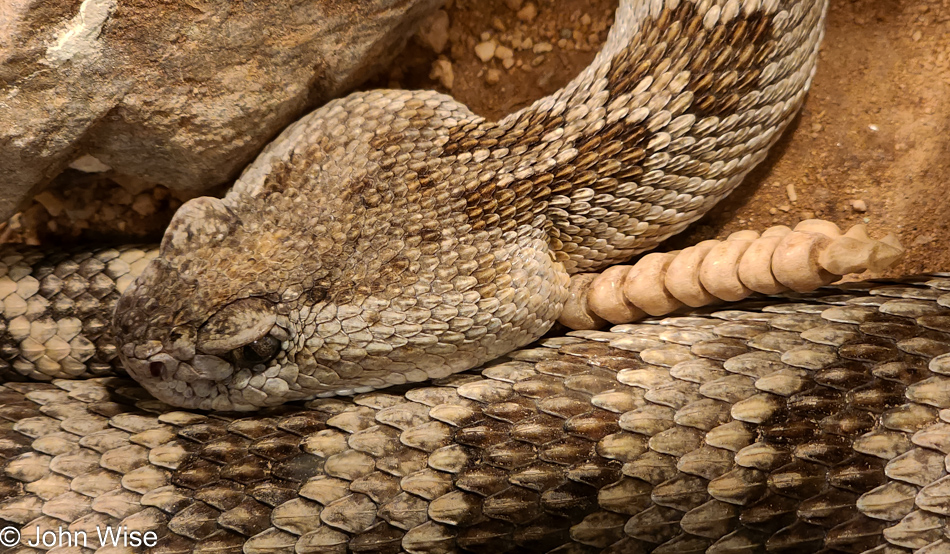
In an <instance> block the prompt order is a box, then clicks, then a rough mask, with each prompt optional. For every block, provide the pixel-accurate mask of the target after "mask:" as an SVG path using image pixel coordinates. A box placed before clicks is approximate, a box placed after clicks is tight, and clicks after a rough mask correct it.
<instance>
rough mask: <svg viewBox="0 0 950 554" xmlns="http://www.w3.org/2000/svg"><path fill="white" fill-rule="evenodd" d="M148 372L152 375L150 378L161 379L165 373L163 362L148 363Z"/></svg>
mask: <svg viewBox="0 0 950 554" xmlns="http://www.w3.org/2000/svg"><path fill="white" fill-rule="evenodd" d="M148 371H149V373H151V374H152V377H161V376H162V373H163V372H164V371H165V364H164V362H150V363H149V364H148Z"/></svg>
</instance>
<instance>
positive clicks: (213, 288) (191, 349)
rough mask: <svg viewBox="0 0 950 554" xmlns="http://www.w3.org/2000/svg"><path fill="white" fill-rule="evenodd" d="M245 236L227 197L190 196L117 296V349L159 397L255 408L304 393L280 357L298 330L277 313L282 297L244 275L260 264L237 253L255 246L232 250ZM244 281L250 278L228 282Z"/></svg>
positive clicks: (210, 405) (199, 404)
mask: <svg viewBox="0 0 950 554" xmlns="http://www.w3.org/2000/svg"><path fill="white" fill-rule="evenodd" d="M240 234H241V224H240V221H239V218H238V217H237V216H235V214H234V213H233V212H232V211H231V210H230V209H229V208H228V207H227V206H225V204H224V203H223V202H222V201H221V200H219V199H216V198H197V199H195V200H192V201H190V202H188V203H186V204H185V205H184V206H183V207H182V209H180V210H179V211H178V213H177V214H176V215H175V217H174V219H173V220H172V223H171V224H170V225H169V228H168V230H167V232H166V234H165V236H164V238H163V240H162V245H161V248H160V253H159V257H158V258H156V259H155V260H153V261H152V262H151V264H150V265H149V266H148V267H147V268H146V270H145V271H144V272H143V274H142V275H141V276H140V277H139V279H138V280H137V281H136V282H135V283H134V284H133V285H132V286H131V287H129V289H128V290H127V291H126V293H125V294H123V295H122V296H121V297H120V299H119V302H118V304H117V306H116V315H115V333H116V338H117V340H118V343H119V345H120V347H119V356H120V358H121V359H122V361H123V363H124V364H125V366H126V368H127V369H128V371H129V373H130V374H131V375H132V377H133V378H135V379H136V380H137V381H139V382H140V383H141V384H142V385H143V386H144V387H145V388H146V389H147V390H148V391H149V392H150V393H151V394H152V395H153V396H155V397H156V398H158V399H159V400H162V401H164V402H166V403H168V404H172V405H175V406H181V407H187V408H199V409H214V410H250V409H256V408H258V407H261V406H266V405H271V404H279V403H282V402H286V401H287V400H292V399H295V398H299V397H301V396H302V395H301V394H295V393H294V392H293V391H291V390H290V386H291V385H293V384H294V383H293V381H294V379H293V375H290V374H292V373H293V372H294V370H293V369H291V368H290V367H289V366H288V364H287V360H286V357H285V356H281V354H282V352H283V351H284V350H285V346H286V344H287V342H288V341H290V339H292V338H293V336H294V329H293V327H292V326H291V325H290V323H289V320H288V318H287V317H285V316H282V315H280V314H279V313H278V311H279V310H282V309H284V308H285V306H282V304H281V302H280V299H279V298H277V297H275V295H274V294H268V292H269V291H267V290H266V289H264V288H262V285H261V283H260V281H253V280H247V279H246V277H247V275H248V272H249V271H252V270H253V266H250V267H249V266H248V264H246V263H241V262H240V261H235V260H243V261H244V262H247V261H248V256H249V254H248V253H244V254H243V255H242V256H241V257H238V258H234V257H232V256H234V255H235V252H234V248H233V246H235V245H234V244H230V243H231V242H232V240H231V239H234V238H235V237H238V238H239V235H240ZM222 256H223V257H222ZM250 256H251V258H252V260H253V255H250ZM221 260H230V263H225V264H222V263H220V261H221ZM235 271H236V272H237V273H235ZM242 278H244V279H242ZM238 281H247V282H249V285H248V286H246V287H234V286H231V287H229V286H226V285H227V283H229V282H230V283H232V284H234V283H236V282H238ZM288 381H289V383H288Z"/></svg>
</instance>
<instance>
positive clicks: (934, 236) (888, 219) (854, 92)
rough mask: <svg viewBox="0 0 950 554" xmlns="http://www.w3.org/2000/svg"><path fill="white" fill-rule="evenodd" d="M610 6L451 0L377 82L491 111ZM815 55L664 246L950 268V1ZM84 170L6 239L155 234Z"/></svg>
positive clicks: (520, 99) (580, 47)
mask: <svg viewBox="0 0 950 554" xmlns="http://www.w3.org/2000/svg"><path fill="white" fill-rule="evenodd" d="M615 7H616V0H612V1H608V0H584V1H580V0H559V1H552V0H548V1H543V0H542V1H539V2H536V3H534V4H531V3H529V2H524V1H523V0H487V1H486V0H454V2H450V4H449V5H448V6H447V7H446V14H447V16H448V17H447V26H446V25H445V23H446V18H445V15H441V21H440V20H439V19H438V17H437V18H436V19H434V20H432V23H433V26H432V27H431V28H430V29H429V31H428V32H427V33H424V34H423V35H421V36H420V37H417V38H416V39H414V40H413V41H411V42H410V44H409V46H408V47H407V49H406V51H405V53H404V54H403V55H402V56H401V58H400V60H398V62H397V65H396V66H395V67H394V68H393V69H392V71H391V72H390V73H389V74H388V75H382V76H380V77H379V78H378V79H377V80H376V81H375V82H373V83H371V86H399V87H403V88H437V89H440V90H442V91H443V92H448V93H450V94H452V95H453V96H455V97H456V98H457V99H459V100H460V101H462V102H464V103H465V104H467V105H468V106H470V107H471V108H472V109H473V110H474V111H475V112H476V113H478V114H481V115H484V116H486V117H490V118H496V117H499V116H502V115H504V114H506V113H509V112H511V111H514V110H517V109H519V108H521V107H523V106H525V105H527V104H529V103H530V102H531V101H533V100H534V99H536V98H539V97H541V96H543V95H545V94H547V93H550V92H552V91H554V90H556V89H557V88H559V87H560V86H562V85H563V84H565V83H566V82H567V81H569V80H570V79H571V78H572V77H573V76H574V75H576V74H577V73H578V72H579V71H580V70H581V69H582V68H583V67H584V66H585V65H587V64H588V63H589V62H590V60H592V59H593V57H594V55H595V54H596V51H597V50H598V49H599V48H600V46H601V44H602V42H603V40H604V38H605V37H606V33H607V31H606V29H607V27H608V26H609V23H610V21H611V20H612V18H613V10H614V8H615ZM444 39H447V43H446V45H445V47H444V48H443V49H442V51H441V53H437V52H435V51H434V48H438V46H439V44H438V43H439V42H442V41H443V40H444ZM480 45H481V46H480ZM490 52H491V53H490ZM479 55H481V58H480V57H479ZM488 56H491V58H490V59H488ZM482 58H486V59H488V61H487V62H485V61H483V60H482ZM820 60H821V61H820V65H819V68H818V73H817V75H816V77H815V81H814V84H813V88H812V91H811V93H810V94H809V96H808V98H807V101H806V103H805V107H804V109H803V111H802V114H801V116H800V117H798V118H797V119H796V120H795V122H794V123H793V125H792V127H791V128H790V129H789V131H787V132H786V134H785V136H784V137H783V139H782V140H781V141H780V142H779V143H778V145H777V146H776V148H775V149H774V150H773V152H772V155H771V156H770V157H769V158H768V160H767V161H766V162H765V163H764V164H763V166H762V167H761V168H759V169H758V170H756V171H755V172H754V173H753V174H752V175H750V176H749V178H748V179H747V180H746V182H745V184H743V185H742V186H741V187H740V188H739V189H738V190H737V191H736V192H735V193H733V195H732V196H731V197H730V198H729V199H728V200H727V201H726V202H724V203H723V204H722V205H721V206H720V207H719V208H717V209H716V211H715V212H714V213H712V214H710V215H708V216H707V217H706V218H704V219H703V220H702V221H701V222H699V224H697V225H696V226H694V228H693V229H691V230H690V231H688V232H687V233H686V234H684V235H681V236H680V237H676V238H674V239H673V240H671V241H670V244H669V245H668V247H669V248H679V247H682V246H684V245H687V244H689V243H693V242H697V241H699V240H703V239H706V238H712V237H715V236H724V235H725V234H728V233H729V232H732V231H735V230H738V229H741V228H753V229H764V228H766V227H769V226H771V225H776V224H785V225H790V226H793V225H794V224H795V223H797V222H798V221H800V220H802V219H807V218H811V217H819V218H822V219H829V220H832V221H834V222H836V223H838V224H839V225H840V226H842V227H843V228H847V227H848V226H850V225H853V224H856V223H862V222H863V223H866V224H867V225H868V227H869V229H870V231H871V234H872V236H880V235H882V234H884V233H887V232H893V233H896V234H897V235H898V236H899V238H900V240H901V241H902V243H903V244H904V245H905V246H906V247H907V249H908V252H907V254H906V257H905V258H904V260H903V261H902V263H901V264H900V265H899V266H898V267H897V268H895V269H894V270H892V271H890V272H889V273H888V274H889V275H899V274H907V273H919V272H927V271H939V270H950V251H948V248H947V247H946V245H950V193H948V187H947V186H946V184H945V180H946V179H947V178H948V177H950V171H948V169H950V129H948V119H950V0H923V1H920V0H919V1H916V2H899V1H896V0H885V1H882V0H856V1H847V0H833V3H832V6H831V9H830V12H829V15H828V26H827V34H826V37H825V42H824V46H823V47H822V52H821V57H820ZM449 66H450V67H451V72H450V73H451V78H447V69H448V67H449ZM436 67H438V68H439V69H438V70H437V71H433V69H434V68H436ZM447 85H451V87H449V86H447ZM75 179H85V180H86V183H87V186H86V187H85V189H84V190H83V192H82V193H77V192H76V191H73V192H71V193H62V192H58V189H55V188H54V190H52V191H50V192H49V193H47V194H46V195H45V196H44V197H43V198H41V200H42V202H40V203H37V204H35V205H34V206H33V207H32V208H30V209H28V210H26V212H25V214H24V215H21V216H20V217H18V218H17V219H16V220H15V221H14V222H13V223H12V224H10V225H8V226H7V227H6V230H5V232H4V233H3V236H2V237H0V238H5V239H7V240H26V241H29V242H34V243H35V242H50V241H54V240H55V241H60V240H63V239H64V238H72V239H75V238H77V237H88V236H92V235H93V234H96V235H99V234H102V233H103V232H104V231H105V233H106V234H109V233H111V232H112V231H110V230H111V229H115V230H118V231H122V232H125V233H128V231H129V230H130V229H139V230H144V231H147V232H148V233H151V234H153V235H154V234H155V233H156V232H158V230H160V229H161V226H162V224H163V221H164V220H165V218H167V217H168V215H169V214H170V213H171V211H172V209H173V208H174V207H176V206H177V205H178V203H179V202H178V200H176V199H174V198H172V197H169V195H168V194H166V193H165V192H164V191H163V190H159V191H158V192H157V193H155V192H151V191H145V192H141V191H138V190H135V191H133V193H134V194H131V195H130V194H118V195H116V194H114V190H112V187H114V186H115V185H112V184H111V183H110V182H108V181H106V180H104V179H101V178H99V179H97V178H92V177H90V176H88V175H84V174H81V173H78V172H70V173H69V174H67V175H64V176H62V177H61V179H60V180H59V182H58V183H57V184H58V185H64V184H68V183H70V182H72V181H74V180H75ZM136 194H137V195H136ZM116 198H118V199H119V200H121V201H122V202H121V203H120V202H117V201H116ZM90 201H91V202H94V203H95V206H94V208H95V209H90V204H89V202H90ZM136 202H138V204H137V205H136V204H135V203H136ZM51 206H52V209H50V207H51ZM51 211H55V212H56V213H55V214H53V215H51V214H50V212H51ZM102 211H105V212H106V215H107V216H108V217H107V218H106V219H107V220H108V221H105V220H103V217H102V216H101V215H100V212H102ZM110 222H111V223H110ZM120 222H122V223H121V224H120ZM93 231H95V232H93ZM146 234H147V233H146Z"/></svg>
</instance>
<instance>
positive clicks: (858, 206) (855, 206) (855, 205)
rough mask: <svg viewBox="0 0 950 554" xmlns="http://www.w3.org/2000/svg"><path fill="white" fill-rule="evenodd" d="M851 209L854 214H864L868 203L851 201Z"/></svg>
mask: <svg viewBox="0 0 950 554" xmlns="http://www.w3.org/2000/svg"><path fill="white" fill-rule="evenodd" d="M851 209H852V210H854V211H856V212H860V213H864V212H866V211H868V203H867V202H865V201H864V200H852V201H851Z"/></svg>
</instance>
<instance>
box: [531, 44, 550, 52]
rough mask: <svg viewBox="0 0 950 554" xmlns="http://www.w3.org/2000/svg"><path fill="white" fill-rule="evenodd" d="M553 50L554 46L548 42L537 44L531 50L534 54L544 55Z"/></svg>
mask: <svg viewBox="0 0 950 554" xmlns="http://www.w3.org/2000/svg"><path fill="white" fill-rule="evenodd" d="M551 50H554V46H552V45H551V43H550V42H539V43H537V44H535V45H534V48H532V49H531V51H532V52H534V53H535V54H544V53H545V52H550V51H551Z"/></svg>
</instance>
